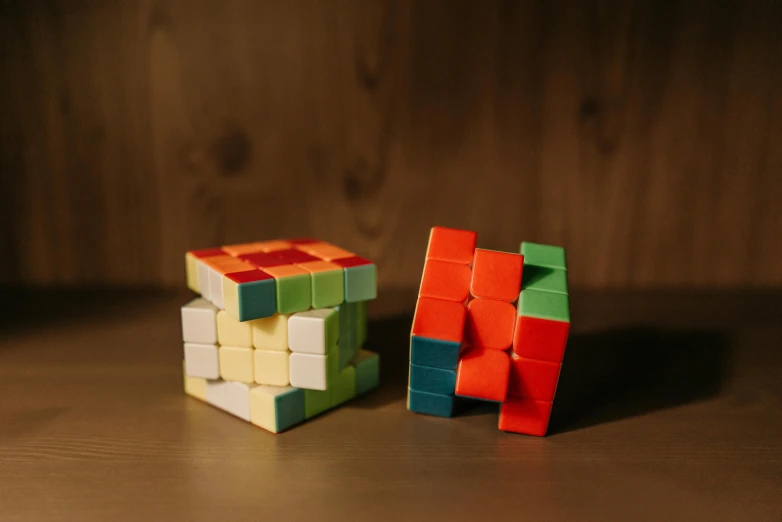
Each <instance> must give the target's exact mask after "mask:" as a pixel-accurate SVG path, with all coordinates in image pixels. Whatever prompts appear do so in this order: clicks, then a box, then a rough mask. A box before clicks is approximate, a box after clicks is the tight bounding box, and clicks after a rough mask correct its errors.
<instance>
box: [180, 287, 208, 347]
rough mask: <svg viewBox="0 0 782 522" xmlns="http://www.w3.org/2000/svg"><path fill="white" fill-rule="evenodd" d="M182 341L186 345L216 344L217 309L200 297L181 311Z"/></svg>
mask: <svg viewBox="0 0 782 522" xmlns="http://www.w3.org/2000/svg"><path fill="white" fill-rule="evenodd" d="M181 315H182V340H183V341H184V342H186V343H201V344H214V343H216V342H217V307H215V306H214V305H213V304H212V303H210V302H209V301H207V300H206V299H202V298H200V297H198V298H196V299H193V300H192V301H190V302H189V303H187V304H186V305H184V306H183V307H182V309H181Z"/></svg>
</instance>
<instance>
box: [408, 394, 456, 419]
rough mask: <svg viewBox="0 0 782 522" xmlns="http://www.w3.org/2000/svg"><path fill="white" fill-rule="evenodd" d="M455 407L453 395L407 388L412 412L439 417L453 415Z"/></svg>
mask: <svg viewBox="0 0 782 522" xmlns="http://www.w3.org/2000/svg"><path fill="white" fill-rule="evenodd" d="M453 407H454V396H453V395H439V394H436V393H427V392H422V391H417V390H411V389H410V388H408V389H407V409H408V410H410V411H412V412H415V413H423V414H426V415H435V416H437V417H452V416H453Z"/></svg>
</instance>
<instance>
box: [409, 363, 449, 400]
mask: <svg viewBox="0 0 782 522" xmlns="http://www.w3.org/2000/svg"><path fill="white" fill-rule="evenodd" d="M408 384H409V388H410V389H411V390H417V391H422V392H428V393H437V394H440V395H453V394H454V391H455V389H456V372H455V371H453V370H445V369H442V368H430V367H427V366H418V365H417V364H412V365H410V380H409V383H408Z"/></svg>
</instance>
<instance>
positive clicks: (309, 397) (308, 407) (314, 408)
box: [304, 390, 331, 419]
mask: <svg viewBox="0 0 782 522" xmlns="http://www.w3.org/2000/svg"><path fill="white" fill-rule="evenodd" d="M330 409H331V395H330V394H329V391H328V390H323V391H321V390H304V418H305V419H311V418H312V417H315V416H316V415H320V414H321V413H323V412H324V411H327V410H330Z"/></svg>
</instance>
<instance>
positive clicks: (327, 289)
mask: <svg viewBox="0 0 782 522" xmlns="http://www.w3.org/2000/svg"><path fill="white" fill-rule="evenodd" d="M311 277H312V307H313V308H326V307H329V306H337V305H338V304H340V303H342V301H344V300H345V271H344V270H341V269H337V270H326V271H324V272H313V273H312V274H311Z"/></svg>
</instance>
